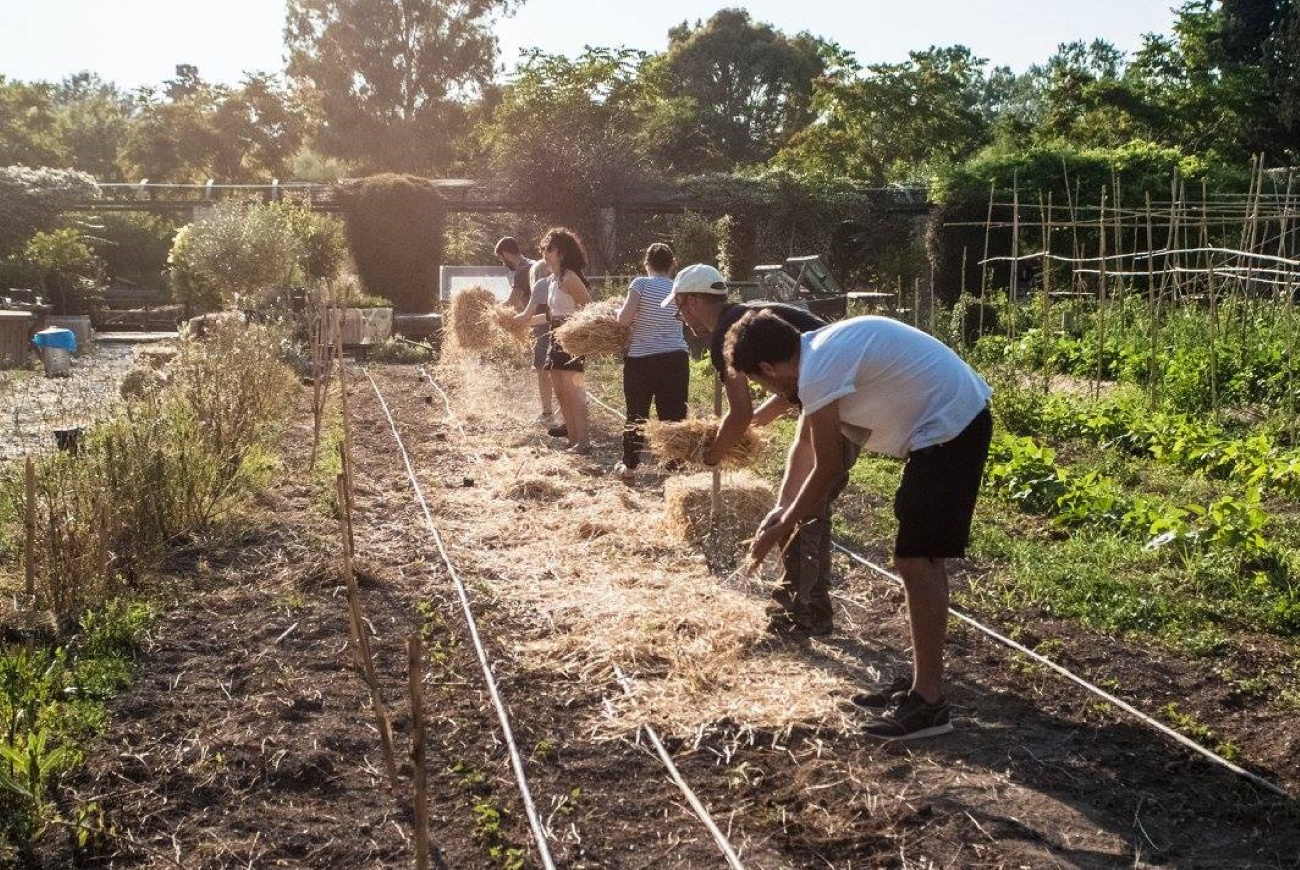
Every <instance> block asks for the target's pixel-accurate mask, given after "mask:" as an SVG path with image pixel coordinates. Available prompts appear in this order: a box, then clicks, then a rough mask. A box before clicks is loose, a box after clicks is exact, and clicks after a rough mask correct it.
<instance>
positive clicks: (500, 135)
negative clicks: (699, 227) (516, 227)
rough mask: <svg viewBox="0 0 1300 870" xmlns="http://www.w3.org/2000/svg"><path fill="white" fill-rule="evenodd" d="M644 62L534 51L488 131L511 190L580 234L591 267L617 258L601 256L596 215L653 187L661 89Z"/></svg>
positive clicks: (637, 57)
mask: <svg viewBox="0 0 1300 870" xmlns="http://www.w3.org/2000/svg"><path fill="white" fill-rule="evenodd" d="M644 59H645V55H644V54H642V53H641V52H637V51H633V50H631V49H607V48H589V49H587V50H586V51H585V52H584V53H583V54H582V55H580V56H579V57H577V58H574V59H570V58H567V57H565V56H563V55H549V54H543V53H542V52H539V51H537V52H533V53H532V54H530V55H529V56H528V57H526V58H525V60H524V61H523V62H522V63H521V64H520V66H519V68H518V70H517V71H516V74H515V79H514V81H513V82H512V83H511V84H510V85H509V86H508V87H506V88H505V89H503V91H502V94H501V102H500V104H499V105H498V106H497V107H496V110H495V111H494V112H493V114H492V118H491V121H490V122H489V123H488V124H487V126H486V127H485V129H484V130H483V131H482V136H483V139H484V142H485V145H486V148H487V150H488V154H489V156H490V160H491V165H492V167H493V168H494V169H495V170H496V171H497V172H498V173H500V174H502V175H503V176H505V178H506V179H507V180H508V186H509V189H510V190H511V191H512V193H514V194H515V195H517V196H521V197H523V198H524V199H526V200H531V201H532V202H535V203H536V204H537V206H538V207H539V210H542V211H544V212H545V213H546V214H547V215H548V216H549V217H550V218H551V219H552V220H555V221H559V222H562V223H565V224H568V225H570V226H573V227H575V228H576V229H578V230H579V231H581V232H582V234H583V236H584V238H585V240H586V242H587V244H588V246H589V249H590V250H589V252H588V253H589V254H591V255H592V257H591V259H592V260H593V262H598V263H599V262H604V261H605V259H607V258H612V257H613V256H615V252H613V251H603V250H601V243H600V233H599V232H597V226H596V223H595V220H596V218H597V214H598V212H599V209H601V208H602V207H605V206H610V205H613V204H615V203H617V202H618V201H620V200H621V199H624V198H626V196H627V195H628V194H629V193H630V192H632V191H634V190H639V189H642V188H643V187H644V186H645V185H646V184H647V183H649V176H650V168H651V159H650V157H649V156H648V155H649V154H650V153H651V152H653V151H654V150H655V145H654V143H653V142H652V141H651V139H652V137H653V135H654V133H653V132H652V130H651V129H650V128H648V127H647V126H646V124H645V121H644V116H643V112H645V111H647V107H648V106H650V105H651V104H652V103H653V102H654V96H655V92H654V91H653V90H652V89H651V86H650V84H649V83H648V82H647V80H646V79H645V78H644V77H642V76H641V75H640V74H639V73H640V68H641V65H642V63H643V62H644ZM540 131H545V133H544V135H543V134H541V133H540Z"/></svg>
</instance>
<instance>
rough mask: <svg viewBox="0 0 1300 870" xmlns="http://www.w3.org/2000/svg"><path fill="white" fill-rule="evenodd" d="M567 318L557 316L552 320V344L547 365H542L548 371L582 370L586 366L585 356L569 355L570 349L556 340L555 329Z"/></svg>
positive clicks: (547, 357) (548, 350)
mask: <svg viewBox="0 0 1300 870" xmlns="http://www.w3.org/2000/svg"><path fill="white" fill-rule="evenodd" d="M565 319H566V318H563V317H556V318H554V319H552V320H551V344H550V347H549V348H548V349H547V351H546V365H544V366H542V368H544V369H546V371H548V372H580V371H583V370H584V369H585V368H586V366H585V365H584V363H583V360H584V358H583V357H580V356H569V353H568V351H566V350H565V349H564V348H562V347H560V343H559V342H558V341H556V340H555V330H557V329H559V328H560V325H561V324H563V323H564V321H565Z"/></svg>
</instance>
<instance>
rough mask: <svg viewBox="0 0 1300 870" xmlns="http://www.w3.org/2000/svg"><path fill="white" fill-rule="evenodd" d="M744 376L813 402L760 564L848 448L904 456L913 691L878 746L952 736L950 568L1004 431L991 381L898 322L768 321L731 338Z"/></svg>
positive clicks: (899, 553)
mask: <svg viewBox="0 0 1300 870" xmlns="http://www.w3.org/2000/svg"><path fill="white" fill-rule="evenodd" d="M725 353H726V356H727V360H728V362H729V364H730V365H731V367H732V368H734V369H736V370H737V371H740V372H744V373H745V374H747V375H748V376H750V377H752V378H754V380H756V381H758V382H759V383H760V384H762V385H763V386H764V387H766V388H767V389H768V390H770V391H772V392H773V393H775V394H776V395H779V396H784V397H785V398H786V399H787V400H789V401H791V402H796V401H798V402H802V411H801V413H800V417H799V433H798V435H797V437H796V438H795V442H794V445H793V446H792V448H791V451H790V457H789V461H788V462H787V465H786V474H785V479H784V481H783V483H782V486H781V492H780V495H779V496H778V498H777V504H776V507H775V508H774V509H773V510H772V512H771V513H770V514H768V516H767V517H766V518H765V519H764V520H763V522H762V524H761V525H760V526H759V529H758V532H757V534H756V537H755V539H754V543H753V545H752V546H751V547H750V552H749V557H750V565H751V566H757V565H758V564H760V563H761V562H762V561H763V558H764V557H765V556H766V555H767V553H768V552H769V551H770V550H771V549H772V548H773V547H774V546H777V545H779V544H783V543H785V542H786V541H787V540H788V539H789V538H790V536H791V535H792V534H793V533H794V532H795V530H796V529H797V528H798V526H799V523H800V522H801V521H802V520H803V519H804V518H805V517H807V516H809V515H811V514H812V513H813V512H815V511H816V510H818V509H819V506H820V505H821V504H822V503H823V502H824V501H825V500H826V499H827V497H828V495H830V494H831V493H832V492H833V491H834V488H835V487H836V485H837V482H838V481H839V479H840V477H841V475H842V474H843V460H842V455H843V454H842V450H841V440H842V438H843V437H847V438H849V439H851V440H852V441H854V442H856V443H857V444H859V445H861V446H862V447H863V448H865V449H867V450H872V451H874V452H877V453H883V454H885V455H887V456H894V457H897V458H899V459H905V460H906V464H905V465H904V466H903V478H902V481H901V483H900V484H899V487H898V491H897V492H896V493H895V496H894V514H895V516H896V517H897V518H898V537H897V539H896V540H895V543H894V564H895V566H896V567H897V568H898V573H899V574H901V575H902V577H903V584H904V587H905V588H906V591H907V614H908V621H909V624H910V627H911V635H912V655H913V660H912V674H913V679H912V684H911V690H910V691H907V692H906V693H904V692H899V693H898V694H896V695H892V696H886V697H885V698H883V699H882V703H884V704H886V705H887V709H886V711H885V712H884V714H883V715H881V716H880V717H879V718H878V719H876V720H875V721H873V722H871V723H870V724H868V725H867V727H866V733H867V734H868V735H870V736H873V737H880V738H885V739H894V740H906V739H910V738H915V737H929V736H933V735H937V734H945V733H947V732H949V731H951V730H952V724H951V721H950V720H949V716H948V704H947V702H946V701H945V700H944V697H943V646H944V638H945V634H946V631H947V626H948V574H947V570H946V568H945V564H944V560H945V559H949V558H958V557H961V556H964V555H965V552H966V545H967V543H968V541H969V539H970V526H971V518H972V516H973V515H974V511H975V498H976V496H977V494H978V492H979V487H980V479H981V478H982V476H983V472H984V461H985V459H986V458H987V457H988V449H989V440H990V438H991V437H992V434H993V418H992V416H991V415H990V414H989V409H988V401H989V397H990V396H991V395H992V392H993V391H992V390H991V389H989V386H988V384H986V383H985V382H984V381H983V379H982V378H980V376H979V375H977V374H976V373H975V372H974V370H972V369H971V368H970V366H968V365H966V363H965V362H963V361H962V359H961V358H960V357H959V356H957V354H955V353H953V351H952V350H951V349H950V348H949V347H948V346H947V345H945V344H943V343H942V342H940V341H939V340H937V339H935V338H933V337H931V336H929V335H927V334H925V333H924V332H921V331H920V330H918V329H914V328H913V327H911V326H908V325H906V324H904V323H900V322H898V321H896V320H892V319H890V318H887V317H855V318H853V319H851V320H844V321H840V322H839V323H835V324H832V325H830V326H827V327H825V328H824V329H819V330H817V331H816V332H811V333H806V334H803V335H800V333H799V331H798V330H797V329H795V328H793V327H792V326H790V324H788V323H786V322H785V321H783V320H781V319H780V318H778V317H774V316H772V315H771V314H768V313H764V312H754V313H751V314H747V315H746V316H745V317H744V318H742V319H741V320H740V321H739V322H738V323H737V324H736V325H735V326H733V327H732V328H731V330H730V331H729V332H728V334H727V338H726V345H725Z"/></svg>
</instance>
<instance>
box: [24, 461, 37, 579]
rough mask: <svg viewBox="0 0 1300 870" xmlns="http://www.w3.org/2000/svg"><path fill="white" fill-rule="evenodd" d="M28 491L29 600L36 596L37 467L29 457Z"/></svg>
mask: <svg viewBox="0 0 1300 870" xmlns="http://www.w3.org/2000/svg"><path fill="white" fill-rule="evenodd" d="M26 482H27V491H26V499H25V501H24V503H23V508H24V513H25V514H26V516H25V517H24V520H23V535H24V541H23V575H24V580H25V586H24V588H25V590H26V592H27V598H28V599H29V600H30V599H32V598H34V597H35V596H36V466H35V465H34V464H33V463H32V457H31V456H28V457H27V474H26Z"/></svg>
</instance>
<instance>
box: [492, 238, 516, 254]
mask: <svg viewBox="0 0 1300 870" xmlns="http://www.w3.org/2000/svg"><path fill="white" fill-rule="evenodd" d="M493 253H494V254H496V255H497V256H498V257H499V256H501V255H502V254H514V255H515V256H519V254H520V250H519V242H518V241H516V240H515V237H514V236H506V237H504V238H503V239H501V241H499V242H497V246H496V250H494V251H493Z"/></svg>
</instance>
